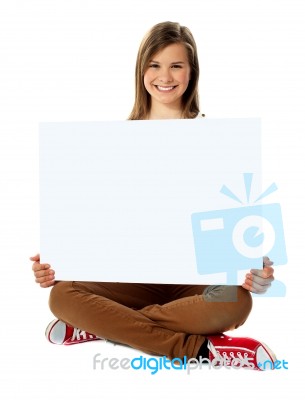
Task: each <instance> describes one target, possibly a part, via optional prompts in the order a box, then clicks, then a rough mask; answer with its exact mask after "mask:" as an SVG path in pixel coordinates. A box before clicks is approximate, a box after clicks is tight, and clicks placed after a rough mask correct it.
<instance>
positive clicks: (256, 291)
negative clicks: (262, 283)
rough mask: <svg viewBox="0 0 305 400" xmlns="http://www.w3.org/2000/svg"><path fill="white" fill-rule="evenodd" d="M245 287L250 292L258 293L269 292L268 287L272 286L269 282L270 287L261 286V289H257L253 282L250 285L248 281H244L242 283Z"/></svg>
mask: <svg viewBox="0 0 305 400" xmlns="http://www.w3.org/2000/svg"><path fill="white" fill-rule="evenodd" d="M241 286H242V287H243V288H244V289H246V290H248V291H249V292H252V293H256V294H264V293H266V292H267V290H268V288H269V287H270V286H271V284H269V286H268V287H265V288H264V289H262V288H260V289H256V288H255V287H254V286H253V285H252V284H251V285H249V284H248V283H244V284H242V285H241Z"/></svg>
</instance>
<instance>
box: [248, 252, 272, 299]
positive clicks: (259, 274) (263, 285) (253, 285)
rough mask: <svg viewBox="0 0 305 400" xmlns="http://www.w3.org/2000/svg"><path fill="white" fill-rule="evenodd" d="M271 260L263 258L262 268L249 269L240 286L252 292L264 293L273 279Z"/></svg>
mask: <svg viewBox="0 0 305 400" xmlns="http://www.w3.org/2000/svg"><path fill="white" fill-rule="evenodd" d="M271 265H273V262H272V261H270V259H269V258H268V257H264V258H263V269H251V270H250V272H249V273H248V274H247V275H246V277H245V282H244V283H243V285H242V287H243V288H244V289H247V290H249V291H250V292H252V293H258V294H263V293H266V292H267V290H268V289H269V287H270V286H271V282H272V281H274V276H273V273H274V269H273V268H272V267H271Z"/></svg>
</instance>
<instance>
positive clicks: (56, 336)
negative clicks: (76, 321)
mask: <svg viewBox="0 0 305 400" xmlns="http://www.w3.org/2000/svg"><path fill="white" fill-rule="evenodd" d="M46 338H47V339H48V341H49V342H51V343H53V344H65V345H71V344H77V343H83V342H90V341H91V340H100V339H101V338H99V337H97V336H95V335H93V334H92V333H88V332H85V331H82V330H81V329H78V328H73V327H72V326H69V325H67V324H65V323H64V322H62V321H60V320H59V319H55V320H54V321H52V322H50V323H49V325H48V326H47V329H46Z"/></svg>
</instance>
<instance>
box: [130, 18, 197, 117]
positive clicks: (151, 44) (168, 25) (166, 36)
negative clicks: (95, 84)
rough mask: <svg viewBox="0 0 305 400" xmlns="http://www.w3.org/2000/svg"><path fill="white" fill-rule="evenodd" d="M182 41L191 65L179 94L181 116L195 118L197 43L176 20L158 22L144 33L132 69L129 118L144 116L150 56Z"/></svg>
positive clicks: (147, 101)
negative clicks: (189, 77) (186, 82)
mask: <svg viewBox="0 0 305 400" xmlns="http://www.w3.org/2000/svg"><path fill="white" fill-rule="evenodd" d="M174 43H182V44H183V45H184V46H185V48H186V51H187V55H188V61H189V64H190V67H191V80H190V81H189V84H188V87H187V89H186V91H185V92H184V94H183V96H182V107H183V109H182V117H183V118H195V117H196V116H197V115H198V113H199V96H198V80H199V62H198V55H197V46H196V43H195V40H194V38H193V35H192V33H191V31H190V30H189V29H188V28H187V27H185V26H181V25H180V24H179V23H177V22H170V21H167V22H161V23H159V24H156V25H154V26H153V27H152V28H151V29H150V30H149V31H148V32H147V34H146V35H145V36H144V38H143V40H142V42H141V44H140V47H139V51H138V55H137V62H136V70H135V102H134V106H133V109H132V111H131V113H130V115H129V118H128V119H129V120H138V119H146V118H147V116H148V114H149V111H150V107H151V98H150V94H149V93H148V92H147V90H146V89H145V86H144V74H145V72H146V69H147V68H148V65H149V62H150V60H151V59H152V58H153V56H154V55H155V54H156V53H158V52H159V51H160V50H163V49H164V48H165V47H167V46H169V45H171V44H174Z"/></svg>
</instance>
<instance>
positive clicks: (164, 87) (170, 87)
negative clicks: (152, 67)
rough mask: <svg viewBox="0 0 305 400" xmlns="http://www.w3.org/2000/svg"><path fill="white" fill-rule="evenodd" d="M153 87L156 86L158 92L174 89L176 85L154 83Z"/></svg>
mask: <svg viewBox="0 0 305 400" xmlns="http://www.w3.org/2000/svg"><path fill="white" fill-rule="evenodd" d="M155 87H156V88H157V90H159V92H170V91H172V90H174V89H175V88H176V87H177V86H159V85H155Z"/></svg>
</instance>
